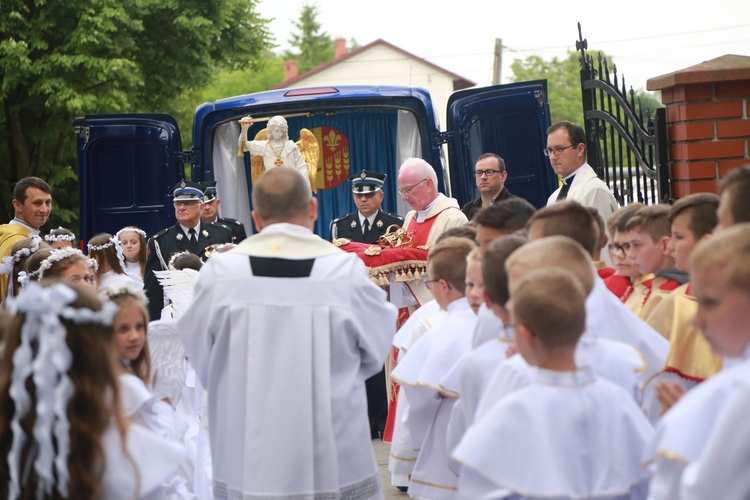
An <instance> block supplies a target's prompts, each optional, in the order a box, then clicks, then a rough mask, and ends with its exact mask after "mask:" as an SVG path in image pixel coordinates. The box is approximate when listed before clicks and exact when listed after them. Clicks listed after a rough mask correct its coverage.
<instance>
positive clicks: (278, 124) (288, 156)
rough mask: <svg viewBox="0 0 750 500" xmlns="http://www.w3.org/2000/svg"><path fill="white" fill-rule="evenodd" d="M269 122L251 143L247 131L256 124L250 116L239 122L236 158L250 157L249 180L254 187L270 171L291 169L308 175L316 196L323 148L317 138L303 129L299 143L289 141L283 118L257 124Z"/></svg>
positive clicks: (279, 117) (268, 119)
mask: <svg viewBox="0 0 750 500" xmlns="http://www.w3.org/2000/svg"><path fill="white" fill-rule="evenodd" d="M264 120H266V121H268V125H267V126H266V128H264V129H263V130H261V131H259V132H258V133H257V134H256V135H255V138H254V139H253V140H252V141H251V140H248V138H247V131H248V129H249V128H250V127H251V126H252V125H253V124H254V123H255V122H256V120H255V119H253V117H251V116H249V115H248V116H245V117H243V118H241V119H240V120H238V121H239V124H240V128H241V130H240V137H239V139H238V145H239V150H238V152H237V156H243V155H244V154H245V153H246V152H249V153H250V156H251V158H250V162H251V169H250V177H251V182H252V183H253V184H255V181H257V180H258V177H260V176H261V174H262V173H263V172H265V171H266V170H267V169H269V168H273V167H283V166H285V167H292V168H294V169H296V170H297V171H299V172H302V173H306V174H307V177H308V180H309V181H310V189H311V190H312V192H313V193H316V192H317V191H318V187H317V172H318V157H319V155H320V146H319V145H318V141H317V140H316V139H315V135H314V134H313V133H312V132H310V131H309V130H308V129H306V128H303V129H301V130H300V132H299V135H300V136H299V140H298V141H297V142H292V141H290V140H289V132H288V130H289V127H288V126H287V123H286V119H285V118H284V117H283V116H274V117H272V118H260V119H258V121H264Z"/></svg>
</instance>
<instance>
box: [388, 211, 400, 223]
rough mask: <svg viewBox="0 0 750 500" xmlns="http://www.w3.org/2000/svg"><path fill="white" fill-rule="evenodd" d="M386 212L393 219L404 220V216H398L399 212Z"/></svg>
mask: <svg viewBox="0 0 750 500" xmlns="http://www.w3.org/2000/svg"><path fill="white" fill-rule="evenodd" d="M386 213H387V214H388V215H389V216H390V217H393V218H394V219H398V220H400V221H401V222H403V221H404V218H403V217H401V216H400V215H399V214H392V213H390V212H386Z"/></svg>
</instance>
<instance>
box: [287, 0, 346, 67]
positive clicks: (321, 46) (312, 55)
mask: <svg viewBox="0 0 750 500" xmlns="http://www.w3.org/2000/svg"><path fill="white" fill-rule="evenodd" d="M294 26H295V28H297V32H296V33H292V37H291V38H290V39H289V44H290V45H291V46H292V47H293V50H287V51H285V52H284V56H283V57H284V59H287V60H296V61H297V64H298V68H299V72H300V73H304V72H305V71H307V70H309V69H312V68H314V67H315V66H317V65H319V64H322V63H324V62H328V61H330V60H331V59H333V56H334V46H333V40H332V39H331V36H330V35H329V34H328V33H326V32H321V31H320V28H321V25H320V23H319V22H318V8H317V7H315V6H313V5H305V6H303V7H302V13H301V14H300V16H299V21H296V22H295V23H294Z"/></svg>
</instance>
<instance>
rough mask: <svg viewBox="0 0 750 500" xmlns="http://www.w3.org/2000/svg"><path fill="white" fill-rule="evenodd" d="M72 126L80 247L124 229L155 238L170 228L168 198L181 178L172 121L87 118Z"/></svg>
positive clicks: (135, 116) (180, 159)
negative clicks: (100, 235)
mask: <svg viewBox="0 0 750 500" xmlns="http://www.w3.org/2000/svg"><path fill="white" fill-rule="evenodd" d="M74 125H75V130H76V134H77V136H78V162H79V174H78V175H79V189H80V193H79V195H80V202H79V203H80V207H81V212H80V225H81V227H80V232H81V239H82V240H83V241H84V242H86V241H88V240H89V238H91V237H92V236H94V234H96V233H99V232H109V233H112V234H114V233H115V232H116V231H118V230H119V229H121V228H123V227H125V226H127V225H136V226H139V227H140V228H141V229H143V230H144V231H146V233H147V234H154V233H156V232H158V231H160V230H161V229H163V228H164V227H167V226H168V225H171V224H174V222H175V218H174V209H173V208H172V203H171V202H170V200H169V198H168V196H167V193H168V191H169V190H170V189H171V188H172V187H173V186H174V185H175V184H176V183H177V182H178V181H179V179H181V178H183V177H184V161H185V155H184V154H183V153H182V141H181V139H180V132H179V129H178V127H177V122H176V121H175V119H174V118H173V117H172V116H170V115H164V114H128V115H91V116H83V117H78V118H76V119H75V121H74ZM165 221H167V222H168V223H167V224H165Z"/></svg>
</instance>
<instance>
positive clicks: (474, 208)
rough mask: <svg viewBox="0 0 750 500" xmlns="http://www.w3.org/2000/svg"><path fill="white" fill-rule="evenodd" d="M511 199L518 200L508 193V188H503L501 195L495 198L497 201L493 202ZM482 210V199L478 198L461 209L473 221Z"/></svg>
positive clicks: (493, 201)
mask: <svg viewBox="0 0 750 500" xmlns="http://www.w3.org/2000/svg"><path fill="white" fill-rule="evenodd" d="M510 198H518V197H517V196H516V195H514V194H510V191H508V188H507V187H505V186H503V190H502V191H500V193H499V194H498V195H497V196H495V199H494V200H492V203H493V204H494V203H497V202H498V201H503V200H507V199H510ZM481 208H482V197H481V196H478V197H477V198H476V199H475V200H472V201H470V202H469V203H467V204H466V205H464V206H463V207H461V211H462V212H463V213H464V215H465V216H466V218H467V219H469V220H471V219H473V218H474V216H475V215H476V213H477V212H479V210H480V209H481Z"/></svg>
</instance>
